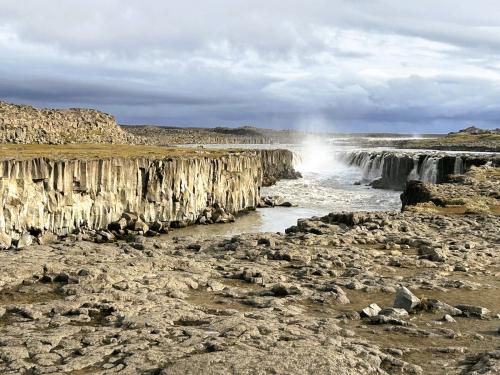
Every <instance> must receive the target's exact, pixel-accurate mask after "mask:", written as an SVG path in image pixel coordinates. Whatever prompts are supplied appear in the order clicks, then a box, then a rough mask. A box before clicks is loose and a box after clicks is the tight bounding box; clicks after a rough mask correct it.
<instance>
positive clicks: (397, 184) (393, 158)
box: [340, 151, 500, 190]
mask: <svg viewBox="0 0 500 375" xmlns="http://www.w3.org/2000/svg"><path fill="white" fill-rule="evenodd" d="M340 159H341V160H342V161H343V162H345V163H346V164H348V165H351V166H357V167H359V168H361V169H362V171H363V180H364V181H365V182H370V183H371V185H372V186H374V187H378V188H389V189H396V190H402V189H403V187H404V186H405V184H406V182H407V181H410V180H419V181H424V182H430V183H433V184H438V183H443V182H447V181H448V176H449V175H453V174H463V173H465V172H466V171H468V170H469V169H470V168H471V167H472V166H481V165H485V164H487V163H488V162H490V163H491V164H492V165H493V166H498V165H500V157H499V156H498V155H494V154H466V153H464V154H444V153H424V152H422V153H418V152H417V153H412V152H404V153H402V152H397V151H355V152H347V153H343V154H341V155H340Z"/></svg>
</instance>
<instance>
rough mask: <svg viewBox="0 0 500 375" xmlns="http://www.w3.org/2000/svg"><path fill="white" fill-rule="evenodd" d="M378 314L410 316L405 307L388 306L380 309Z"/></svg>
mask: <svg viewBox="0 0 500 375" xmlns="http://www.w3.org/2000/svg"><path fill="white" fill-rule="evenodd" d="M378 315H384V316H395V317H404V316H408V311H406V310H405V309H399V308H394V307H388V308H385V309H382V310H380V312H379V313H378Z"/></svg>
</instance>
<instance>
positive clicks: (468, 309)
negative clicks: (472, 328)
mask: <svg viewBox="0 0 500 375" xmlns="http://www.w3.org/2000/svg"><path fill="white" fill-rule="evenodd" d="M455 307H456V308H457V309H459V310H461V311H462V315H463V316H466V317H469V316H474V317H476V318H484V317H485V316H486V315H488V314H489V312H490V311H489V310H488V309H487V308H485V307H481V306H474V305H457V306H455Z"/></svg>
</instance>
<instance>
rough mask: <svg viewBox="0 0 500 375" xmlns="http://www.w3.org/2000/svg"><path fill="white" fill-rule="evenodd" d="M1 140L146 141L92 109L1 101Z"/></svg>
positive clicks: (69, 141) (58, 141) (35, 141)
mask: <svg viewBox="0 0 500 375" xmlns="http://www.w3.org/2000/svg"><path fill="white" fill-rule="evenodd" d="M0 143H20V144H26V143H49V144H65V143H116V144H129V143H145V141H144V140H143V139H142V138H141V137H137V136H134V135H132V134H130V133H128V132H126V131H124V130H122V129H121V128H120V127H119V126H118V125H117V123H116V121H115V118H114V117H113V116H111V115H108V114H106V113H103V112H99V111H96V110H91V109H59V110H58V109H37V108H34V107H31V106H27V105H14V104H9V103H5V102H2V101H0Z"/></svg>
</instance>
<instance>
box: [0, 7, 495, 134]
mask: <svg viewBox="0 0 500 375" xmlns="http://www.w3.org/2000/svg"><path fill="white" fill-rule="evenodd" d="M0 100H5V101H10V102H16V103H23V104H31V105H34V106H37V107H57V108H66V107H89V108H96V109H100V110H103V111H105V112H108V113H111V114H113V115H114V116H115V117H116V118H117V120H118V122H119V123H122V124H157V125H178V126H241V125H254V126H259V127H267V128H277V129H284V128H295V129H304V130H321V131H353V132H357V131H381V132H382V131H384V132H385V131H391V132H407V133H408V132H409V133H426V132H427V133H428V132H432V133H437V132H448V131H452V130H458V129H460V128H463V127H465V126H468V125H470V124H475V125H477V126H481V127H487V128H495V127H500V1H498V0H475V1H470V0H419V1H412V2H410V1H401V0H307V1H306V0H302V1H298V0H279V1H278V0H252V1H249V0H203V1H200V0H183V1H172V0H141V1H137V0H0Z"/></svg>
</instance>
